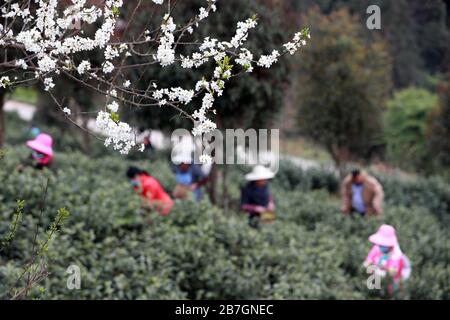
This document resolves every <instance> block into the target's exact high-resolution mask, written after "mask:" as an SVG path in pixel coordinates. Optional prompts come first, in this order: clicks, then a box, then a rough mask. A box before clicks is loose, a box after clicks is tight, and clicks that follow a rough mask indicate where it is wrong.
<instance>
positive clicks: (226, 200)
mask: <svg viewBox="0 0 450 320" xmlns="http://www.w3.org/2000/svg"><path fill="white" fill-rule="evenodd" d="M227 180H228V165H227V164H225V165H224V166H223V170H222V199H223V203H222V207H223V209H224V210H225V213H228V208H229V203H230V199H229V198H228V181H227Z"/></svg>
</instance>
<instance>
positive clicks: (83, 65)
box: [77, 60, 91, 74]
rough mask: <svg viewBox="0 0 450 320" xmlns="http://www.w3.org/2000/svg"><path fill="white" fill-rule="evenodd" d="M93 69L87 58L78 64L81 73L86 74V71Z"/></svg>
mask: <svg viewBox="0 0 450 320" xmlns="http://www.w3.org/2000/svg"><path fill="white" fill-rule="evenodd" d="M89 70H91V63H90V62H89V61H87V60H83V61H81V63H80V64H79V65H78V68H77V71H78V73H79V74H84V73H85V72H87V71H89Z"/></svg>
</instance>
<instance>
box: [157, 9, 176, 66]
mask: <svg viewBox="0 0 450 320" xmlns="http://www.w3.org/2000/svg"><path fill="white" fill-rule="evenodd" d="M175 29H176V25H175V23H173V18H172V17H170V16H169V15H166V16H165V17H164V23H163V24H162V25H161V31H162V32H163V36H162V37H161V38H160V40H159V47H158V52H157V53H156V59H157V60H158V61H159V63H160V64H161V66H163V67H165V66H169V65H171V64H172V63H174V62H175V50H174V49H173V43H174V42H175V37H174V35H173V32H174V31H175Z"/></svg>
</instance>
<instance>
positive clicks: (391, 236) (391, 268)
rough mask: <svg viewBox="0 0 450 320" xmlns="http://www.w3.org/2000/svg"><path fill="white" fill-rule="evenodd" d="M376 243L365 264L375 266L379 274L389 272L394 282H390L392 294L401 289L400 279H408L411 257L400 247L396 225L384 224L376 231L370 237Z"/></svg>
mask: <svg viewBox="0 0 450 320" xmlns="http://www.w3.org/2000/svg"><path fill="white" fill-rule="evenodd" d="M369 241H370V242H371V243H373V244H374V246H373V247H372V249H371V250H370V252H369V254H368V255H367V257H366V260H365V261H364V266H365V267H366V268H367V267H369V266H374V267H375V268H376V269H377V270H378V274H379V275H383V276H384V275H386V274H388V275H389V276H390V277H391V278H392V280H393V283H390V284H388V293H389V294H390V295H392V294H393V292H394V291H395V290H397V289H399V285H400V280H402V279H404V280H406V279H407V278H408V277H409V275H410V263H409V259H408V258H407V257H406V256H405V255H404V254H403V252H402V251H401V249H400V246H399V243H398V240H397V235H396V232H395V229H394V227H392V226H390V225H387V224H384V225H382V226H381V227H380V228H379V229H378V231H377V232H376V233H374V234H373V235H371V236H370V237H369Z"/></svg>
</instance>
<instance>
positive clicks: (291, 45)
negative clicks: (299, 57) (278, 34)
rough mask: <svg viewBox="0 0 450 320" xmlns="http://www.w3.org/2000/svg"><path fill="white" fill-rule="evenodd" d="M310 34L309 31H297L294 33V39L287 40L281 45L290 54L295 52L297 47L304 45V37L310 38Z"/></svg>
mask: <svg viewBox="0 0 450 320" xmlns="http://www.w3.org/2000/svg"><path fill="white" fill-rule="evenodd" d="M310 38H311V35H310V34H309V32H307V31H306V32H297V33H296V34H295V35H294V39H293V41H292V42H288V43H286V44H284V45H283V46H284V47H285V48H286V50H287V51H289V53H290V54H295V53H296V52H297V50H298V49H300V48H301V47H302V46H305V45H306V39H310Z"/></svg>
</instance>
